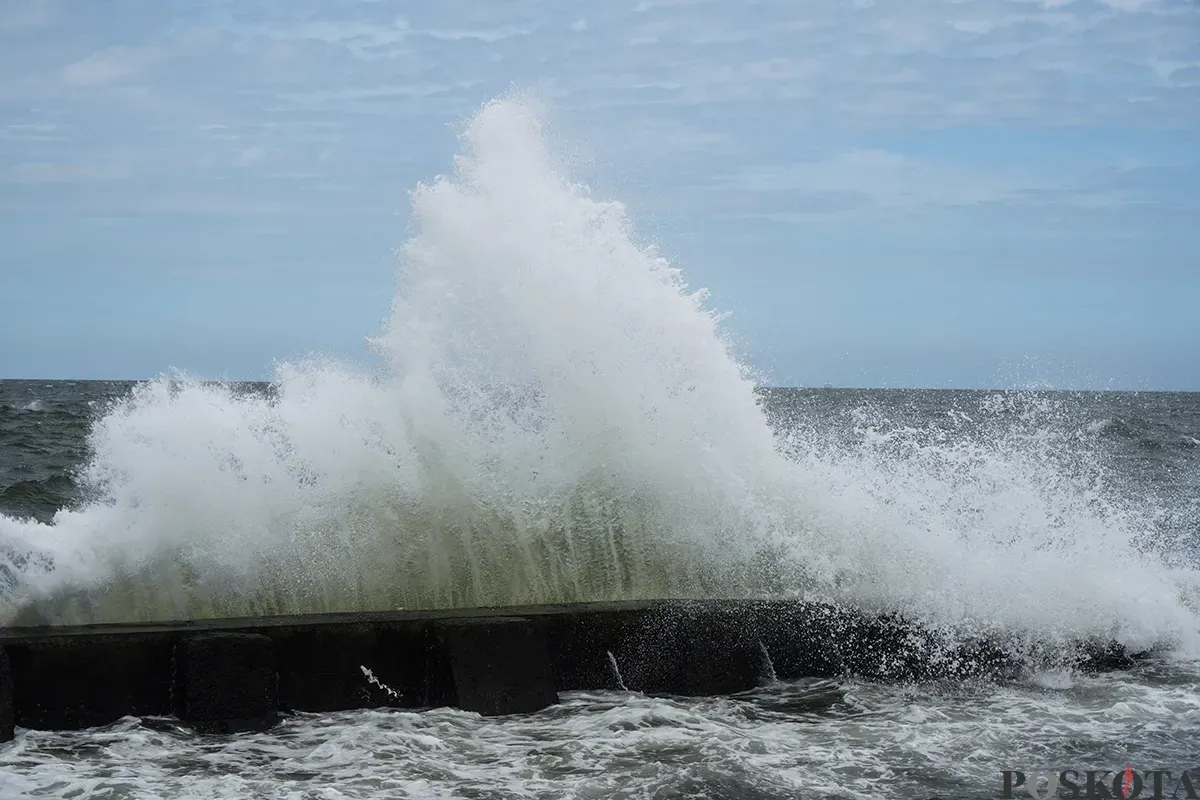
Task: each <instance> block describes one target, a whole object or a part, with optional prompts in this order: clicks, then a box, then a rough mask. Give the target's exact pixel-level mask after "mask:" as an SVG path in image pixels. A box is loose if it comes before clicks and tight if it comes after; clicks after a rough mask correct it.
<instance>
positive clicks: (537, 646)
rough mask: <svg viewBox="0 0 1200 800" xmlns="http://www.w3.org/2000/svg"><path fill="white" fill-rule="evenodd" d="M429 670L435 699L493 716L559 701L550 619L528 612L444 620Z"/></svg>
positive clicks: (435, 702)
mask: <svg viewBox="0 0 1200 800" xmlns="http://www.w3.org/2000/svg"><path fill="white" fill-rule="evenodd" d="M426 673H427V676H428V679H429V681H430V684H429V686H430V688H429V697H430V702H431V704H433V705H441V704H445V705H453V706H456V707H458V708H461V709H464V710H466V711H475V712H478V713H480V714H484V715H489V716H491V715H499V714H526V713H532V712H534V711H540V710H541V709H543V708H546V707H547V706H551V705H554V704H555V703H557V702H558V692H557V691H556V689H555V685H556V679H555V675H554V666H553V662H552V661H551V658H550V650H549V647H548V646H547V636H546V628H545V625H544V624H541V623H539V622H535V621H533V620H530V619H526V618H524V617H503V618H500V617H493V618H490V619H461V620H447V621H445V622H441V623H439V624H438V625H437V626H436V629H435V630H434V633H433V637H432V641H431V647H430V658H429V661H428V662H427V667H426Z"/></svg>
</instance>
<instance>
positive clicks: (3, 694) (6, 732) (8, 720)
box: [0, 647, 16, 742]
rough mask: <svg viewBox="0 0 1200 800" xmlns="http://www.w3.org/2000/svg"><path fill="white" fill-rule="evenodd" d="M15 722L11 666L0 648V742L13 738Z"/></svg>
mask: <svg viewBox="0 0 1200 800" xmlns="http://www.w3.org/2000/svg"><path fill="white" fill-rule="evenodd" d="M15 722H16V719H15V715H14V713H13V684H12V666H11V665H10V664H9V663H8V653H7V652H5V650H4V648H3V647H0V742H7V741H9V740H11V739H12V738H13V725H14V724H15Z"/></svg>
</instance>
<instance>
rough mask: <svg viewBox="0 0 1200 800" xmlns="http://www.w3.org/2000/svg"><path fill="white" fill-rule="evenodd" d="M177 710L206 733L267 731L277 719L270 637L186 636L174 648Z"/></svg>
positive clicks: (196, 727) (228, 634) (276, 680)
mask: <svg viewBox="0 0 1200 800" xmlns="http://www.w3.org/2000/svg"><path fill="white" fill-rule="evenodd" d="M175 664H176V674H175V713H176V716H178V717H179V719H181V720H182V721H183V722H185V723H187V724H188V725H191V726H192V727H193V728H195V729H196V730H198V731H200V732H202V733H241V732H248V731H264V730H267V729H269V728H271V727H273V726H274V725H275V724H276V722H278V721H279V700H278V686H277V683H278V678H277V675H276V672H275V652H274V648H273V645H272V642H271V639H270V638H269V637H267V636H263V635H261V634H253V633H202V634H195V635H191V636H184V637H182V638H181V639H180V641H179V643H178V645H177V646H176V651H175Z"/></svg>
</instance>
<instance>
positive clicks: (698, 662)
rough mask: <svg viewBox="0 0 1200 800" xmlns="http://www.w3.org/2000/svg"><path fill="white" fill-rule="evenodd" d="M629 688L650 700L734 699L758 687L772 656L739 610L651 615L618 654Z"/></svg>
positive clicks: (628, 634)
mask: <svg viewBox="0 0 1200 800" xmlns="http://www.w3.org/2000/svg"><path fill="white" fill-rule="evenodd" d="M614 655H615V656H616V659H617V663H618V665H619V666H620V669H621V676H622V677H623V678H624V680H625V686H626V687H627V688H628V689H630V690H631V691H635V692H645V693H646V694H676V695H687V696H703V695H715V694H733V693H735V692H742V691H745V690H747V689H753V688H754V687H755V686H758V685H759V684H760V683H761V682H762V680H763V678H764V677H765V675H766V673H767V669H766V661H767V656H766V650H765V649H764V645H763V643H762V640H761V638H760V635H759V631H758V630H757V629H756V626H755V625H754V624H753V618H752V617H750V616H748V615H747V614H745V613H743V612H742V610H740V609H737V608H727V607H720V606H683V607H680V608H672V609H663V610H661V611H657V612H653V613H651V614H649V615H647V616H646V617H645V618H644V619H643V620H642V621H641V624H640V625H638V626H637V627H636V628H634V629H633V630H629V631H627V632H625V634H624V635H623V636H622V638H621V640H620V642H619V643H618V645H617V648H616V650H615V652H614Z"/></svg>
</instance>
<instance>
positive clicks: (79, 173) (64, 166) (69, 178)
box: [5, 161, 132, 185]
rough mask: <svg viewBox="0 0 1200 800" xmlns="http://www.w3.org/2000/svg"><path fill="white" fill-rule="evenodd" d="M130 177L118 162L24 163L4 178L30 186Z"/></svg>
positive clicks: (129, 172) (129, 173)
mask: <svg viewBox="0 0 1200 800" xmlns="http://www.w3.org/2000/svg"><path fill="white" fill-rule="evenodd" d="M131 175H132V171H131V169H130V167H129V165H128V164H123V163H118V162H95V163H88V162H76V163H71V162H56V161H26V162H22V163H19V164H16V165H14V166H13V167H12V168H11V169H10V170H9V171H8V175H7V176H5V182H6V183H23V184H30V185H45V184H54V183H90V182H94V181H119V180H124V179H126V178H129V177H130V176H131Z"/></svg>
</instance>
